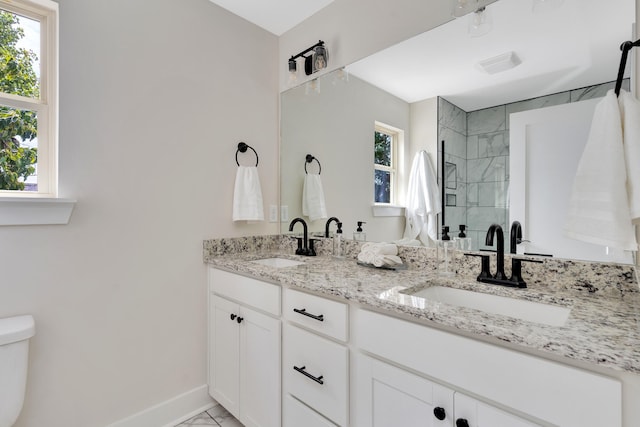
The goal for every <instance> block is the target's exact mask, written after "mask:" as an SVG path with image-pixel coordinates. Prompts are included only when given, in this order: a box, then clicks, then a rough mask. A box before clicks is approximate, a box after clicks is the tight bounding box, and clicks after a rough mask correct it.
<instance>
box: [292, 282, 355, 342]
mask: <svg viewBox="0 0 640 427" xmlns="http://www.w3.org/2000/svg"><path fill="white" fill-rule="evenodd" d="M284 313H285V314H284V315H285V318H286V319H287V320H289V321H291V322H294V323H297V324H299V325H302V326H304V327H306V328H309V329H312V330H314V331H317V332H319V333H321V334H325V335H328V336H330V337H332V338H335V339H337V340H340V341H345V342H346V341H347V338H348V332H347V331H348V327H347V325H348V323H347V313H348V305H347V304H344V303H341V302H337V301H332V300H329V299H326V298H322V297H319V296H316V295H310V294H307V293H304V292H298V291H295V290H292V289H287V290H286V291H285V302H284Z"/></svg>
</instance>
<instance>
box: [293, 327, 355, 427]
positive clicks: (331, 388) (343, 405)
mask: <svg viewBox="0 0 640 427" xmlns="http://www.w3.org/2000/svg"><path fill="white" fill-rule="evenodd" d="M348 363H349V353H348V350H347V348H346V347H344V346H342V345H340V344H337V343H335V342H333V341H329V340H327V339H326V338H322V337H320V336H318V335H316V334H314V333H311V332H308V331H305V330H303V329H300V328H298V327H296V326H292V325H286V326H285V328H284V351H283V362H282V372H283V381H284V390H285V392H287V393H289V394H291V395H292V396H295V397H296V398H297V399H299V400H300V401H302V402H304V403H305V404H307V405H308V406H310V407H312V408H313V409H315V410H316V411H318V412H320V413H321V414H322V415H324V416H325V417H327V418H329V419H330V420H331V421H333V422H335V423H336V424H338V425H342V426H346V425H347V420H348V407H349V404H348V396H349V392H348V380H349V371H348Z"/></svg>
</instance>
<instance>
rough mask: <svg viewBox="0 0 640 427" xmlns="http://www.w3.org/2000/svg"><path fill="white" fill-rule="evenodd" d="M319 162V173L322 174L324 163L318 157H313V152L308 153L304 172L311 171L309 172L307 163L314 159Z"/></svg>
mask: <svg viewBox="0 0 640 427" xmlns="http://www.w3.org/2000/svg"><path fill="white" fill-rule="evenodd" d="M314 160H315V161H316V162H318V175H320V174H321V173H322V165H321V164H320V160H318V158H317V157H313V156H312V155H311V154H307V157H306V162H304V173H306V174H308V173H309V172H307V163H311V162H313V161H314Z"/></svg>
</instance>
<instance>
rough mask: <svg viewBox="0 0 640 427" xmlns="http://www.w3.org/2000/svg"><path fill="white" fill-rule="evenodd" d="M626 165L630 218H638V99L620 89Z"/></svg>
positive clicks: (639, 112)
mask: <svg viewBox="0 0 640 427" xmlns="http://www.w3.org/2000/svg"><path fill="white" fill-rule="evenodd" d="M618 105H619V106H620V117H621V119H622V131H623V138H622V140H623V142H624V157H625V164H626V167H627V197H628V198H629V212H630V214H631V219H638V218H640V101H638V100H637V99H635V98H634V97H633V96H632V95H631V94H630V93H629V92H627V91H624V90H621V91H620V96H619V97H618Z"/></svg>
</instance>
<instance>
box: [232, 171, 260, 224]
mask: <svg viewBox="0 0 640 427" xmlns="http://www.w3.org/2000/svg"><path fill="white" fill-rule="evenodd" d="M233 220H234V221H243V220H246V221H263V220H264V208H263V205H262V189H261V187H260V177H259V176H258V168H257V167H255V166H239V167H238V171H237V172H236V183H235V187H234V191H233Z"/></svg>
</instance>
